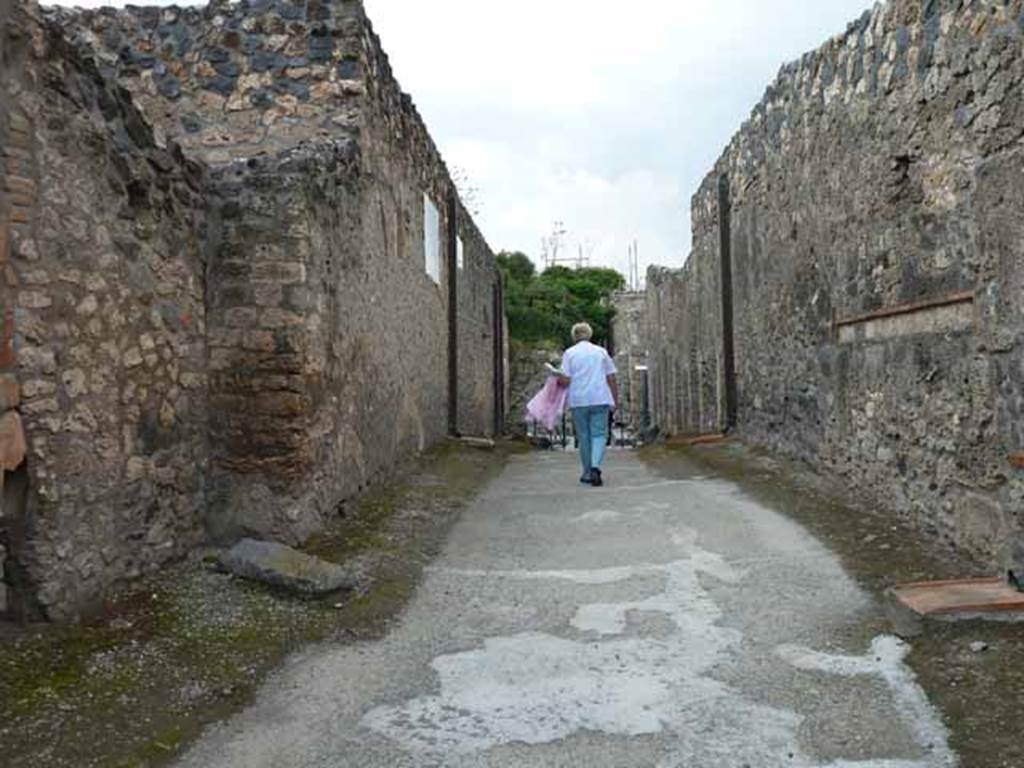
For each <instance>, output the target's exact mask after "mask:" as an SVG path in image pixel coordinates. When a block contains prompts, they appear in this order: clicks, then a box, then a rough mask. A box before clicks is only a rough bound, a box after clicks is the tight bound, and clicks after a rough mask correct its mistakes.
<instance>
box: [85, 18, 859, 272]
mask: <svg viewBox="0 0 1024 768" xmlns="http://www.w3.org/2000/svg"><path fill="white" fill-rule="evenodd" d="M364 2H365V4H366V7H367V10H368V12H369V15H370V17H371V19H372V20H373V23H374V26H375V28H376V29H377V32H378V33H379V34H380V36H381V38H382V42H383V44H384V48H385V50H386V51H387V52H388V54H389V56H390V58H391V61H392V65H393V67H394V70H395V72H396V74H397V75H398V78H399V80H400V81H401V84H402V86H403V88H404V89H405V90H406V91H408V92H409V93H410V94H412V97H413V100H414V101H415V102H416V105H417V106H418V107H419V110H420V113H421V114H422V115H423V117H424V119H425V120H426V122H427V125H428V126H429V128H430V130H431V133H432V134H433V136H434V138H435V140H436V141H437V143H438V145H439V146H440V147H441V151H442V153H443V154H444V156H445V159H446V161H447V162H448V165H449V167H451V168H453V169H459V171H460V172H461V173H462V174H464V175H465V176H466V177H467V178H468V180H469V182H470V184H471V186H473V187H475V188H476V189H477V190H478V192H477V194H476V207H477V208H478V209H479V215H478V217H477V218H478V223H479V225H480V227H481V229H482V230H483V232H484V234H485V235H486V237H487V239H488V241H489V242H490V244H491V246H492V247H493V248H494V249H495V250H498V249H506V250H522V251H524V252H526V253H527V254H528V255H530V256H531V257H533V258H534V259H535V260H537V259H539V256H540V250H541V247H540V246H541V240H542V238H544V237H545V236H546V235H548V234H550V233H551V231H552V229H553V224H554V222H555V221H561V222H564V228H565V230H566V231H567V235H566V237H565V246H564V248H565V250H566V251H568V252H571V253H573V254H576V253H578V250H579V247H580V246H581V245H582V246H583V248H584V252H585V253H586V254H590V256H591V259H592V263H594V264H599V265H604V266H612V267H615V268H617V269H619V270H620V271H622V272H623V273H626V269H627V268H626V264H627V249H628V247H629V243H630V242H632V241H633V240H634V239H636V240H638V241H639V245H640V259H641V264H642V266H643V267H646V265H647V264H651V263H657V264H663V265H666V266H681V265H682V263H683V261H684V260H685V258H686V255H687V254H688V252H689V248H690V233H689V219H690V214H689V208H690V196H691V195H692V194H693V192H694V191H696V189H697V187H698V186H699V184H700V182H701V180H702V179H703V177H704V175H705V174H706V173H707V172H708V170H709V169H710V168H711V166H712V165H713V164H714V161H715V159H716V158H717V157H718V156H719V154H720V153H721V151H722V150H723V149H724V147H725V145H726V144H727V143H728V141H729V139H730V137H731V136H732V134H733V133H735V131H736V130H737V129H738V128H739V126H740V124H741V123H742V122H743V120H744V119H746V117H747V116H748V115H749V114H750V111H751V109H752V108H753V106H754V105H755V104H756V102H757V101H758V100H759V99H760V98H761V95H762V94H763V93H764V89H765V87H766V86H767V85H768V84H769V83H770V82H771V80H772V79H773V78H774V77H775V74H776V73H777V72H778V70H779V67H780V66H781V65H782V64H783V63H785V62H787V61H790V60H792V59H795V58H797V57H798V56H800V54H802V53H803V52H805V51H807V50H810V49H812V48H816V47H818V46H819V45H821V44H822V43H824V42H825V41H826V40H827V39H828V38H829V37H831V36H833V35H835V34H837V33H839V32H842V31H844V30H845V28H846V24H847V23H848V22H850V21H853V20H854V19H856V18H857V17H858V16H860V14H861V13H862V12H863V11H864V10H865V9H866V8H868V7H870V4H871V2H870V0H771V2H769V0H713V1H709V0H672V1H671V2H670V1H669V0H630V2H628V3H622V2H608V0H515V2H493V0H491V1H487V0H485V1H483V2H482V1H481V0H429V2H417V0H364ZM67 4H69V5H72V4H83V3H81V2H79V3H67ZM87 4H90V5H107V4H111V3H107V2H103V1H102V0H91V2H87ZM113 4H119V3H113ZM161 4H167V3H161Z"/></svg>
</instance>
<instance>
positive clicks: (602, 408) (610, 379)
mask: <svg viewBox="0 0 1024 768" xmlns="http://www.w3.org/2000/svg"><path fill="white" fill-rule="evenodd" d="M593 336H594V329H593V328H591V327H590V326H589V325H588V324H587V323H579V324H578V325H575V326H573V329H572V339H573V341H574V342H576V344H575V346H573V347H571V348H570V349H568V350H566V352H565V355H564V356H563V357H562V373H563V374H564V375H563V376H562V377H561V378H560V382H561V383H562V385H563V386H567V387H569V402H568V406H569V408H570V410H572V420H573V424H574V425H575V427H576V438H577V440H578V441H579V446H580V463H581V464H582V465H583V475H582V476H581V477H580V482H581V483H589V484H590V485H593V486H597V487H599V486H602V485H604V479H603V478H602V476H601V463H602V461H603V460H604V453H605V448H606V447H607V440H608V423H609V421H610V419H609V416H610V414H611V413H612V411H614V410H615V409H616V408H617V407H618V402H619V388H618V384H617V383H616V381H615V363H614V362H612V359H611V357H610V356H609V355H608V352H606V351H605V349H604V348H603V347H599V346H597V345H596V344H591V343H590V340H591V338H593Z"/></svg>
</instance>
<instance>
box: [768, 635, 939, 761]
mask: <svg viewBox="0 0 1024 768" xmlns="http://www.w3.org/2000/svg"><path fill="white" fill-rule="evenodd" d="M776 652H777V653H778V655H779V656H780V657H781V658H782V659H784V660H785V661H787V662H788V663H789V664H791V665H793V666H794V667H796V668H797V669H804V670H808V671H814V672H825V673H827V674H831V675H839V676H842V677H855V676H862V675H863V676H873V677H880V678H882V679H883V680H884V681H885V682H886V683H887V684H888V686H889V688H890V689H891V690H892V694H893V698H894V699H895V703H896V707H897V709H898V710H899V711H900V712H902V713H904V717H905V719H906V721H907V724H908V726H909V727H910V728H911V730H912V733H913V735H914V740H915V741H916V742H917V743H918V744H919V745H920V746H921V748H922V749H924V750H925V751H926V752H928V754H929V758H928V760H927V761H926V762H917V763H906V762H905V763H891V766H893V768H902V766H914V768H922V767H924V766H927V767H928V768H930V767H931V766H955V765H957V759H956V756H955V755H954V754H953V751H952V750H951V749H950V748H949V732H948V731H947V730H946V727H945V726H944V725H943V723H942V718H940V717H939V714H938V712H936V711H935V708H934V707H933V706H932V705H931V702H929V701H928V697H927V696H926V695H925V692H924V691H923V690H922V689H921V687H920V686H919V685H918V684H917V678H916V677H915V676H914V673H913V671H912V670H911V669H910V667H908V666H907V665H906V663H905V662H904V660H905V659H906V657H907V654H909V653H910V646H909V645H907V644H906V643H904V642H903V641H902V640H900V639H899V638H898V637H891V636H887V635H884V636H881V637H876V638H875V640H874V641H873V642H872V643H871V652H870V653H868V654H867V655H865V656H834V655H831V654H827V653H821V652H819V651H812V650H809V649H807V648H800V647H798V646H791V645H786V646H781V647H780V648H778V649H777V651H776ZM854 765H862V766H864V768H874V765H868V764H855V763H837V764H835V765H834V766H832V767H831V768H847V766H854ZM887 765H890V764H887Z"/></svg>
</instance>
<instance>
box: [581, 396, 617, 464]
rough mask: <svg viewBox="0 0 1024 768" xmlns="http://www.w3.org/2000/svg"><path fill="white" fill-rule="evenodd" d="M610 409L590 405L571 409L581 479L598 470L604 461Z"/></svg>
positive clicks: (604, 406)
mask: <svg viewBox="0 0 1024 768" xmlns="http://www.w3.org/2000/svg"><path fill="white" fill-rule="evenodd" d="M610 411H611V408H610V407H608V406H607V405H590V406H587V407H585V408H573V409H572V421H573V424H575V425H576V438H577V440H579V444H580V464H582V465H583V477H584V478H585V477H587V475H589V474H590V470H592V469H600V468H601V462H602V461H604V452H605V448H606V447H607V445H608V414H609V412H610Z"/></svg>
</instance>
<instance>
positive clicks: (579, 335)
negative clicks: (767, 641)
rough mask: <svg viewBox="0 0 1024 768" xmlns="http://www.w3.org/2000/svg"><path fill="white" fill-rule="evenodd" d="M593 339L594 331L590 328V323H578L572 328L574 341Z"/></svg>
mask: <svg viewBox="0 0 1024 768" xmlns="http://www.w3.org/2000/svg"><path fill="white" fill-rule="evenodd" d="M592 338H594V329H593V328H591V327H590V323H577V324H576V325H574V326H573V327H572V340H573V341H590V340H591V339H592Z"/></svg>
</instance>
